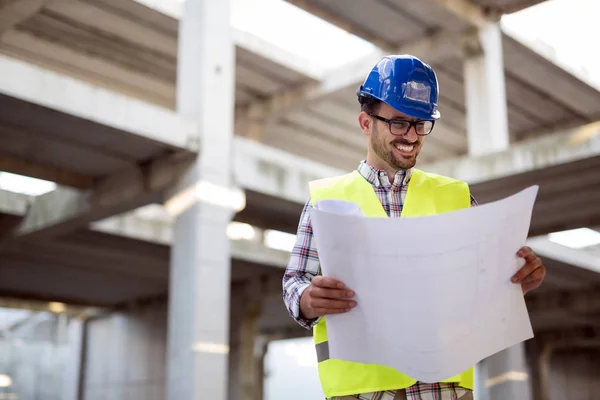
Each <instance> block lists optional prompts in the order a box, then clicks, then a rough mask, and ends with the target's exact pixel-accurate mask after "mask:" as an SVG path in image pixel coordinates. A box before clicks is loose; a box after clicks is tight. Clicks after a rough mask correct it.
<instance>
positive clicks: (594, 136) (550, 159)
mask: <svg viewBox="0 0 600 400" xmlns="http://www.w3.org/2000/svg"><path fill="white" fill-rule="evenodd" d="M599 155H600V122H598V123H593V124H588V125H585V126H582V127H579V128H575V129H570V130H567V131H564V132H558V133H554V134H548V135H546V136H542V137H538V138H535V139H531V140H527V141H523V142H519V143H514V144H513V145H512V146H511V147H510V149H508V150H506V151H503V152H499V153H495V154H490V155H484V156H479V157H469V156H464V157H459V158H455V159H451V160H447V161H441V162H438V163H432V164H426V165H421V166H420V168H422V169H425V170H427V171H429V172H434V173H438V174H442V175H447V176H452V177H454V178H456V179H461V180H464V181H467V182H469V183H470V184H474V183H479V182H484V181H488V180H492V179H497V178H501V177H505V176H510V175H515V174H520V173H523V172H528V171H533V170H537V169H543V168H548V167H551V166H555V165H559V164H563V163H568V162H573V161H577V160H582V159H586V158H592V157H597V156H599Z"/></svg>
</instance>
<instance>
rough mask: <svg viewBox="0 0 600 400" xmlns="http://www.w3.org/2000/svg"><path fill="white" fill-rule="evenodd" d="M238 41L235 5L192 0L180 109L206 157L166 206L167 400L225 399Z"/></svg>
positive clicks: (184, 28) (183, 36) (184, 25)
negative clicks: (169, 238) (169, 220)
mask: <svg viewBox="0 0 600 400" xmlns="http://www.w3.org/2000/svg"><path fill="white" fill-rule="evenodd" d="M234 50H235V48H234V43H233V36H232V31H231V25H230V1H229V0H187V1H186V2H185V9H184V13H183V16H182V18H181V20H180V25H179V58H178V82H177V108H178V111H179V112H180V114H182V115H183V116H185V117H188V118H192V119H195V120H196V121H198V123H199V132H198V136H197V137H195V138H194V137H191V138H190V139H191V140H198V141H199V143H200V146H201V152H200V154H199V156H198V159H197V160H196V162H195V164H194V165H193V166H192V167H191V168H190V170H189V171H188V172H187V174H186V175H185V176H184V177H183V178H182V179H181V181H180V182H179V183H178V184H177V187H176V189H175V190H174V191H173V195H172V196H171V198H170V199H169V200H168V201H167V203H166V206H167V210H169V211H170V212H171V213H172V214H174V215H176V218H175V223H174V227H173V246H172V249H171V273H170V287H169V316H168V338H167V382H166V399H167V400H181V399H185V400H200V399H213V400H225V399H226V398H227V381H228V379H227V376H228V357H229V354H228V353H229V296H230V281H231V279H230V276H231V271H230V263H231V253H230V248H229V240H228V238H227V235H226V229H227V225H228V223H229V222H230V221H231V218H232V216H233V214H234V210H233V208H235V207H236V206H235V205H234V203H236V202H237V201H234V200H235V199H233V197H232V196H234V197H235V194H236V192H235V191H233V190H232V188H231V186H230V185H231V170H230V165H231V152H232V143H233V118H234V77H235V75H234V73H235V71H234V68H235V65H234V61H235V60H234V56H235V54H234Z"/></svg>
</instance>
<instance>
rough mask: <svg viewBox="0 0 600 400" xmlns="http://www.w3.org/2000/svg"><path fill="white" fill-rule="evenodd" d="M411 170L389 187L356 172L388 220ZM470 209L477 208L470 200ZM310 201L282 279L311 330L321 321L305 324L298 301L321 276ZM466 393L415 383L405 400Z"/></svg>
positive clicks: (376, 396)
mask: <svg viewBox="0 0 600 400" xmlns="http://www.w3.org/2000/svg"><path fill="white" fill-rule="evenodd" d="M412 171H413V170H412V169H410V170H406V171H405V170H401V171H398V172H397V173H396V176H395V177H394V183H393V184H391V183H390V180H389V179H388V176H387V173H386V172H385V171H381V170H377V169H375V168H373V167H371V166H370V165H368V164H367V163H366V162H365V161H362V162H361V163H360V165H359V166H358V172H359V173H360V174H361V175H362V176H363V177H364V178H365V179H366V180H367V181H368V182H369V183H371V185H372V186H373V189H374V190H375V192H376V193H377V196H378V197H379V201H380V202H381V204H382V205H383V208H384V210H385V212H386V213H387V215H388V216H389V217H390V218H399V217H400V215H401V213H402V206H403V205H404V199H405V198H406V192H407V190H408V182H409V181H410V177H411V174H412ZM471 205H472V206H475V205H477V203H476V201H475V199H474V198H473V197H471ZM311 207H312V205H311V200H310V199H309V200H308V201H307V202H306V204H305V205H304V209H303V210H302V214H301V216H300V223H299V226H298V233H297V236H296V244H295V245H294V248H293V250H292V254H291V257H290V262H289V264H288V266H287V268H286V270H285V274H284V277H283V299H284V303H285V305H286V307H287V309H288V311H289V313H290V315H291V316H292V318H294V319H295V320H296V321H297V322H298V323H299V324H300V325H301V326H303V327H304V328H306V329H311V328H312V327H313V326H314V325H316V324H317V323H318V322H319V319H320V318H316V319H313V320H306V319H304V318H302V317H301V316H300V297H301V296H302V293H303V292H304V290H305V289H306V288H307V287H308V286H309V285H310V282H311V279H312V278H313V277H314V276H316V275H318V274H319V273H320V269H319V255H318V253H317V248H316V246H315V242H314V240H313V232H312V227H311V223H310V212H309V211H310V208H311ZM466 392H467V389H464V388H461V387H459V386H458V385H456V384H453V383H434V384H425V383H420V382H419V383H416V384H415V385H414V386H412V387H410V388H407V389H406V397H407V400H455V399H458V398H459V397H461V396H463V395H464V394H465V393H466ZM394 395H395V392H394V391H388V392H378V393H364V394H357V395H356V396H355V397H356V398H358V399H363V400H393V398H394Z"/></svg>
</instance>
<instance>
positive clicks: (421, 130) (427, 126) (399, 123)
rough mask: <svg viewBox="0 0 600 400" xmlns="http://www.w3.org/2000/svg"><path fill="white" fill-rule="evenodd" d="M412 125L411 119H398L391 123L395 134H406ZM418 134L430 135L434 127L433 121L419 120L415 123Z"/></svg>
mask: <svg viewBox="0 0 600 400" xmlns="http://www.w3.org/2000/svg"><path fill="white" fill-rule="evenodd" d="M409 127H410V122H409V121H403V120H396V121H392V122H391V123H390V129H391V131H392V133H393V134H394V135H405V134H406V133H408V129H409ZM415 129H416V131H417V134H418V135H428V134H429V133H430V132H431V130H432V129H433V121H419V122H417V123H416V124H415Z"/></svg>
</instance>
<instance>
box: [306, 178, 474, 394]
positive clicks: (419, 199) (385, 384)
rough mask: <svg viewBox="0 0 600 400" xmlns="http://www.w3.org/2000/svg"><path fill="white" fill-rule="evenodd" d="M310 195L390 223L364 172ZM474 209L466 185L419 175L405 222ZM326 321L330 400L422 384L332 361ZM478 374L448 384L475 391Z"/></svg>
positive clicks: (323, 345) (322, 345) (317, 333)
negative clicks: (347, 204) (348, 205)
mask: <svg viewBox="0 0 600 400" xmlns="http://www.w3.org/2000/svg"><path fill="white" fill-rule="evenodd" d="M310 195H311V199H312V202H313V204H314V203H315V202H317V201H319V200H323V199H339V200H348V201H353V202H355V203H357V204H358V205H359V206H360V208H361V210H362V212H363V213H364V215H366V216H367V217H385V218H387V214H386V212H385V210H384V209H383V206H382V205H381V202H380V201H379V197H378V196H377V194H376V193H375V191H374V190H373V187H372V186H371V184H370V183H369V182H368V181H366V180H365V179H364V178H363V177H362V176H361V175H360V174H359V173H358V171H353V172H352V173H350V174H347V175H343V176H340V177H334V178H326V179H321V180H318V181H313V182H310ZM470 206H471V196H470V192H469V187H468V185H467V184H466V183H464V182H460V181H457V180H455V179H452V178H447V177H444V176H439V175H435V174H429V173H425V172H423V171H420V170H417V169H415V170H414V171H413V174H412V175H411V179H410V182H409V185H408V191H407V193H406V198H405V201H404V206H403V208H402V215H401V216H402V217H407V216H427V215H436V214H441V213H445V212H451V211H456V210H460V209H463V208H468V207H470ZM326 319H327V318H326V317H322V318H321V320H320V321H319V323H318V324H317V325H315V327H314V329H313V337H314V343H315V347H316V351H317V360H318V364H317V366H318V369H319V378H320V380H321V386H322V388H323V392H324V393H325V396H326V397H327V398H331V397H334V396H349V395H357V394H363V393H371V392H379V391H385V390H397V389H404V388H407V387H409V386H412V385H414V384H415V383H416V380H415V379H414V378H411V377H409V376H407V375H405V374H403V373H402V372H400V371H397V370H395V369H393V368H390V367H386V366H384V365H377V364H362V363H357V362H350V361H343V360H338V359H332V358H330V356H329V342H328V336H327V321H326ZM473 371H474V370H473V368H470V369H469V370H467V371H465V372H463V373H461V374H459V375H456V376H454V377H451V378H449V379H446V380H444V381H443V382H457V383H458V384H459V385H460V386H462V387H466V388H468V389H471V390H472V389H473Z"/></svg>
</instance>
